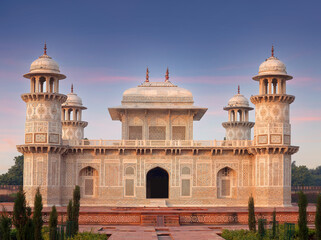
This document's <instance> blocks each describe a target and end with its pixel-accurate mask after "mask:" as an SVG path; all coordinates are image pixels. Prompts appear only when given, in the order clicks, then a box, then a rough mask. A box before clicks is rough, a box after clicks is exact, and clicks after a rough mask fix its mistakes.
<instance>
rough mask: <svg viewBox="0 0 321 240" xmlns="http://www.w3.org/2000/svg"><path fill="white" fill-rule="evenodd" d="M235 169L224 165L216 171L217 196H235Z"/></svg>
mask: <svg viewBox="0 0 321 240" xmlns="http://www.w3.org/2000/svg"><path fill="white" fill-rule="evenodd" d="M236 186H237V184H236V171H235V170H233V169H231V168H229V167H225V168H222V169H221V170H220V171H218V173H217V197H218V198H235V197H236V192H235V189H236Z"/></svg>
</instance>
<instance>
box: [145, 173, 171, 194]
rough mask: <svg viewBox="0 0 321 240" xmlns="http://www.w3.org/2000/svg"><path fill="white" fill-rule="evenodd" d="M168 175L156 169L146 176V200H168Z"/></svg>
mask: <svg viewBox="0 0 321 240" xmlns="http://www.w3.org/2000/svg"><path fill="white" fill-rule="evenodd" d="M168 178H169V177H168V173H167V172H166V171H165V170H164V169H162V168H160V167H156V168H153V169H151V170H150V171H149V172H148V173H147V176H146V198H168V182H169V181H168Z"/></svg>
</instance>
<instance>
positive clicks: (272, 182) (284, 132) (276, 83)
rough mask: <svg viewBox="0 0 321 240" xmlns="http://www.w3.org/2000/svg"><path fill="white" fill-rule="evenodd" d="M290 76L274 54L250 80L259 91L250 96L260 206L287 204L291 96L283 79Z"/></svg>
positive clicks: (292, 151)
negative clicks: (256, 85) (252, 108)
mask: <svg viewBox="0 0 321 240" xmlns="http://www.w3.org/2000/svg"><path fill="white" fill-rule="evenodd" d="M291 79H292V76H290V75H288V74H287V72H286V67H285V64H284V63H283V62H281V61H280V60H279V59H278V58H276V57H275V56H274V48H273V46H272V54H271V57H269V58H268V59H266V60H265V61H264V62H263V63H262V64H261V65H260V67H259V73H258V75H257V76H254V77H253V80H255V81H258V82H259V94H258V95H255V96H252V97H251V102H252V103H253V104H255V126H254V147H253V149H252V150H253V153H254V155H255V177H254V178H255V185H256V203H259V205H261V206H264V205H266V206H268V205H270V206H271V205H274V206H277V205H283V206H288V205H291V155H292V154H293V153H295V152H297V151H298V147H295V146H291V125H290V120H289V119H290V116H289V115H290V114H289V113H290V104H291V103H292V102H293V101H294V99H295V97H294V96H292V95H288V94H286V81H288V80H291Z"/></svg>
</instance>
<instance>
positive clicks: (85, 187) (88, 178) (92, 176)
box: [79, 166, 99, 197]
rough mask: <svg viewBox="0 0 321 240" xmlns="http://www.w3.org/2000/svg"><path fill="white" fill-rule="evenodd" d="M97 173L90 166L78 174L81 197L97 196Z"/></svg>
mask: <svg viewBox="0 0 321 240" xmlns="http://www.w3.org/2000/svg"><path fill="white" fill-rule="evenodd" d="M98 181H99V176H98V171H97V170H96V169H95V168H92V167H90V166H88V167H85V168H83V169H81V171H80V172H79V185H80V192H81V196H82V197H96V196H98Z"/></svg>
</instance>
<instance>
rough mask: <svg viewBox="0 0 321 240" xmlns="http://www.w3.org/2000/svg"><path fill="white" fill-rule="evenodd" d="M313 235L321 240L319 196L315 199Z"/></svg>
mask: <svg viewBox="0 0 321 240" xmlns="http://www.w3.org/2000/svg"><path fill="white" fill-rule="evenodd" d="M314 224H315V234H316V238H317V239H318V240H321V194H319V195H318V198H317V210H316V213H315V222H314Z"/></svg>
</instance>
